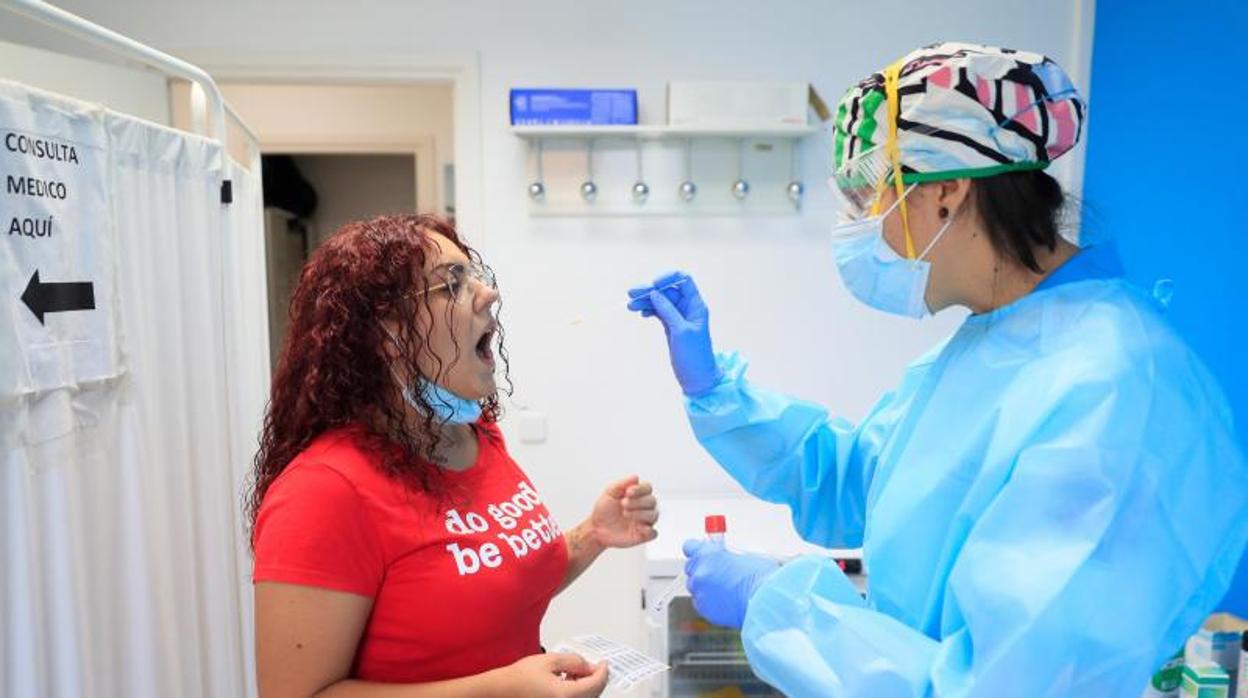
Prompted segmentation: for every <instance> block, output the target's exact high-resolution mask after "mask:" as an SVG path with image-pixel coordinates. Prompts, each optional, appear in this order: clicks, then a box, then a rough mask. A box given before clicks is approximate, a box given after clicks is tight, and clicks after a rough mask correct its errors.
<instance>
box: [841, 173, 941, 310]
mask: <svg viewBox="0 0 1248 698" xmlns="http://www.w3.org/2000/svg"><path fill="white" fill-rule="evenodd" d="M913 188H914V187H913V186H912V187H911V188H910V189H907V190H906V192H905V194H909V193H910V190H911V189H913ZM905 194H903V196H902V198H904V197H905ZM900 202H901V199H898V200H897V202H895V203H894V204H893V205H892V206H890V207H889V208H888V210H887V211H885V212H884V213H882V214H880V215H876V216H870V217H867V218H863V219H861V220H856V221H849V222H846V223H841V224H840V225H837V226H836V228H835V229H834V234H835V236H836V238H835V239H834V240H833V243H832V248H833V252H834V254H835V255H836V266H837V268H838V269H839V270H840V272H841V280H842V281H843V282H844V283H845V287H846V288H848V289H849V292H850V293H852V294H853V295H854V297H855V298H857V299H858V300H860V301H862V302H863V303H865V304H867V305H868V306H871V307H872V308H875V309H876V310H882V311H884V312H886V313H893V314H895V315H904V316H906V317H912V318H921V317H924V316H926V315H930V314H931V309H929V308H928V307H927V301H926V299H925V295H926V293H927V280H928V277H929V276H930V274H931V271H932V264H931V262H928V261H926V260H924V259H923V258H924V257H926V256H927V253H928V252H931V251H932V248H933V247H935V245H936V242H937V241H939V240H940V238H941V236H943V235H944V234H945V231H947V230H949V226H950V225H951V224H952V223H953V216H950V217H949V219H948V220H946V221H945V224H944V225H943V226H942V227H941V229H940V230H939V231H937V233H936V235H935V237H933V238H932V241H931V243H929V244H928V246H927V249H925V250H923V252H922V254H920V255H919V256H918V258H917V259H906V258H904V257H902V256H901V255H899V254H897V252H896V251H894V250H893V248H892V247H891V246H890V245H889V244H888V241H887V240H885V239H884V219H885V218H886V217H888V214H890V213H892V211H893V209H895V208H897V204H899V203H900Z"/></svg>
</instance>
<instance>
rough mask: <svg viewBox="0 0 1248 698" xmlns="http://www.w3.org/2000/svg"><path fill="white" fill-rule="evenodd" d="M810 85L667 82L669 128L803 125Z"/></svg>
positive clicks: (789, 83)
mask: <svg viewBox="0 0 1248 698" xmlns="http://www.w3.org/2000/svg"><path fill="white" fill-rule="evenodd" d="M809 102H810V86H809V85H808V84H807V83H804V82H779V83H776V82H733V81H722V82H670V83H668V84H667V123H668V125H670V126H720V127H724V126H730V127H740V128H771V127H775V126H804V125H806V109H807V106H808V104H809Z"/></svg>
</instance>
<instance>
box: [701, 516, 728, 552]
mask: <svg viewBox="0 0 1248 698" xmlns="http://www.w3.org/2000/svg"><path fill="white" fill-rule="evenodd" d="M703 528H704V529H705V531H706V539H707V540H709V541H710V542H712V543H715V544H717V545H720V546H722V545H723V544H724V534H725V533H727V532H728V519H727V517H725V516H724V515H723V514H711V515H710V516H707V517H706V521H705V522H704V524H703Z"/></svg>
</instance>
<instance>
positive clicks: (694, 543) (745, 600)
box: [683, 538, 780, 630]
mask: <svg viewBox="0 0 1248 698" xmlns="http://www.w3.org/2000/svg"><path fill="white" fill-rule="evenodd" d="M683 550H684V552H685V557H687V558H689V559H688V560H686V561H685V576H686V577H687V578H688V580H689V581H688V583H687V584H688V587H689V593H690V595H692V596H693V607H694V608H696V609H697V611H698V613H700V614H701V615H702V617H703V618H705V619H707V620H709V621H710V622H712V623H714V624H715V625H721V626H723V627H725V628H737V629H738V630H739V629H740V628H741V624H742V623H744V622H745V609H746V607H747V606H748V605H749V603H750V597H751V596H754V592H755V591H757V590H758V587H759V586H760V585H761V584H762V583H763V581H764V580H765V579H767V578H768V577H770V576H771V575H772V574H774V573H775V572H776V570H778V569H780V563H779V562H776V561H775V560H773V559H771V558H769V557H764V556H762V555H749V554H745V553H734V552H729V551H728V550H725V549H724V546H723V545H721V544H719V543H712V542H710V541H706V540H698V539H696V538H695V539H690V540H687V541H685V545H684V548H683Z"/></svg>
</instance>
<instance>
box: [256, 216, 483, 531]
mask: <svg viewBox="0 0 1248 698" xmlns="http://www.w3.org/2000/svg"><path fill="white" fill-rule="evenodd" d="M432 233H438V234H441V235H443V236H445V237H446V238H447V239H449V240H450V241H451V242H452V243H454V244H455V245H456V246H457V247H458V248H459V249H460V250H462V251H463V252H464V254H466V255H468V257H469V258H470V259H472V260H474V261H476V262H478V263H479V262H480V256H479V255H478V254H477V253H476V252H475V251H474V250H473V249H472V248H470V247H469V246H468V245H467V244H466V243H464V242H463V241H462V240H461V239H460V237H459V235H458V234H457V233H456V231H455V228H454V227H453V226H451V224H450V223H448V222H447V221H445V220H443V219H441V218H438V217H437V216H430V215H418V214H411V215H398V216H382V217H379V218H374V219H372V220H369V221H357V222H354V223H348V224H346V225H344V226H343V227H341V228H339V229H338V231H337V232H335V233H334V234H333V235H332V236H331V237H330V238H329V239H328V240H326V241H325V243H324V244H322V245H321V246H320V247H319V248H317V250H316V251H315V252H313V254H312V256H311V258H310V259H309V260H308V263H307V264H306V265H304V267H303V271H302V272H300V274H299V283H298V286H296V288H295V291H294V294H293V295H292V297H291V301H290V328H289V330H288V331H287V333H286V338H285V339H284V340H283V342H282V351H281V354H280V356H279V358H278V361H277V369H276V371H275V372H274V375H273V385H272V389H271V392H270V395H269V404H268V406H267V408H266V410H265V415H264V427H263V431H262V433H261V436H260V450H259V452H258V453H257V454H256V458H255V464H254V470H253V473H252V476H253V479H252V482H251V489H250V491H249V492H248V493H247V495H246V515H247V522H248V526H249V530H250V529H251V528H254V525H255V520H256V514H257V512H258V510H259V508H260V504H261V502H262V501H263V500H264V494H265V492H267V491H268V489H269V486H270V485H271V484H273V481H274V480H276V479H277V477H278V475H280V474H281V472H282V471H283V470H285V469H286V466H287V465H288V464H289V463H290V461H291V460H292V459H294V458H295V456H297V455H298V454H299V452H300V451H302V450H303V449H305V448H307V446H308V444H310V443H311V442H312V440H313V439H315V438H316V437H317V436H320V435H321V434H323V433H325V432H326V431H329V430H331V429H335V428H338V427H344V426H358V427H361V428H362V429H363V433H364V438H363V440H362V447H363V448H365V449H367V450H369V451H370V452H373V453H375V454H376V455H377V457H378V462H379V463H380V467H381V469H382V471H383V472H385V473H386V474H387V475H389V476H391V477H393V478H396V479H398V480H400V481H402V482H403V483H405V484H407V485H408V486H409V487H411V488H413V489H415V490H417V491H422V492H429V493H431V494H435V495H437V494H440V490H439V478H438V472H439V471H438V468H437V467H436V466H434V465H432V463H431V462H432V460H433V456H434V453H435V452H436V450H437V448H438V445H439V442H440V433H441V427H442V423H441V422H439V421H438V420H437V419H436V418H435V417H434V412H433V410H431V409H429V405H428V403H427V402H425V398H424V396H423V394H422V392H423V391H411V393H412V394H411V397H412V398H414V399H415V400H417V401H418V402H419V403H420V404H419V406H420V407H423V408H424V409H421V410H418V411H419V412H420V413H421V414H422V415H423V420H422V421H420V422H419V423H418V424H417V425H415V427H414V428H413V427H411V426H409V425H408V423H407V420H406V416H405V409H404V407H403V400H402V399H395V398H396V397H398V388H397V387H396V386H395V383H394V380H393V378H392V375H391V373H390V366H389V364H388V363H387V359H386V357H385V356H383V354H382V352H381V350H380V347H381V346H382V343H383V342H391V341H397V343H398V344H399V348H400V350H401V351H400V353H399V357H400V358H399V359H398V360H400V361H403V362H405V363H406V364H407V365H406V366H405V368H406V370H407V373H408V375H413V376H416V375H421V372H420V371H419V368H418V366H417V365H416V360H415V357H417V356H419V355H420V354H421V352H425V353H426V354H430V353H431V349H430V348H429V346H428V342H427V340H428V337H427V336H421V332H420V331H419V328H418V327H417V323H416V317H417V316H418V315H423V316H424V317H427V318H430V319H432V318H433V310H432V308H431V307H430V304H429V298H430V297H431V294H428V293H421V291H425V290H427V288H428V285H429V282H428V280H427V279H426V277H425V274H424V272H423V270H424V268H425V261H426V257H427V255H428V254H430V253H431V252H433V251H434V250H435V249H436V248H435V243H434V242H433V240H432V239H431V237H430V234H432ZM447 314H448V318H449V317H450V308H449V306H448V310H447ZM382 317H395V318H398V319H399V325H398V332H397V333H396V336H395V338H394V339H393V340H392V339H391V338H389V337H387V336H386V333H385V332H384V330H383V329H382V327H381V324H380V322H379V321H378V320H379V319H380V318H382ZM497 336H498V342H499V345H498V349H499V351H498V355H499V357H500V358H501V359H502V364H503V371H504V376H506V373H507V353H506V350H505V349H504V348H503V345H502V326H501V325H500V326H499V328H498V334H497ZM459 349H460V348H459V347H458V346H456V348H455V350H456V354H455V356H454V357H438V356H434V357H433V358H434V359H435V361H436V362H437V364H438V371H439V372H441V371H442V370H443V369H444V368H445V367H446V366H449V365H451V364H452V363H453V362H454V361H456V360H457V359H458V358H459ZM425 377H426V378H428V379H431V380H432V379H434V378H436V376H425ZM481 407H482V419H484V420H486V421H491V422H493V421H497V419H498V417H499V414H500V408H499V401H498V394H497V393H495V394H493V395H490V396H489V397H487V398H486V399H484V400H482V402H481Z"/></svg>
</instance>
